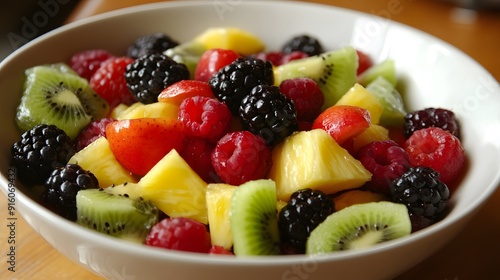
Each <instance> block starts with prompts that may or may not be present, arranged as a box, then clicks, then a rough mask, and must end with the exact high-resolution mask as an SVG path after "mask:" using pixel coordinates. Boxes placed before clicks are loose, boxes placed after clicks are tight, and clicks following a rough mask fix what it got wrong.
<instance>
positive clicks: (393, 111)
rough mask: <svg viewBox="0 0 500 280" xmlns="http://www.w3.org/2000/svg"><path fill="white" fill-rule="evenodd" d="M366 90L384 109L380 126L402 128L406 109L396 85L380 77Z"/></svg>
mask: <svg viewBox="0 0 500 280" xmlns="http://www.w3.org/2000/svg"><path fill="white" fill-rule="evenodd" d="M366 90H368V91H369V92H371V93H372V94H373V95H375V96H377V97H378V99H379V101H380V103H381V104H382V106H383V107H384V110H383V111H382V115H381V116H380V124H381V125H383V126H401V125H403V124H404V117H405V115H406V113H407V112H406V109H405V105H404V102H403V97H402V96H401V94H400V93H399V91H398V90H397V89H396V88H395V87H394V85H393V84H392V83H391V82H389V81H388V80H387V79H386V78H384V76H378V77H377V78H376V79H375V80H373V81H372V82H371V83H369V84H368V86H367V87H366Z"/></svg>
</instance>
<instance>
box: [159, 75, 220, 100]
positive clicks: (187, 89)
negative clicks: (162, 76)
mask: <svg viewBox="0 0 500 280" xmlns="http://www.w3.org/2000/svg"><path fill="white" fill-rule="evenodd" d="M193 96H205V97H210V98H214V99H215V96H214V94H213V92H212V88H211V87H210V85H209V84H208V83H207V82H202V81H196V80H181V81H178V82H176V83H174V84H172V85H170V86H168V87H167V88H165V89H164V90H162V92H160V94H159V95H158V102H166V103H171V104H174V105H177V106H180V105H181V103H182V101H184V99H186V98H189V97H193Z"/></svg>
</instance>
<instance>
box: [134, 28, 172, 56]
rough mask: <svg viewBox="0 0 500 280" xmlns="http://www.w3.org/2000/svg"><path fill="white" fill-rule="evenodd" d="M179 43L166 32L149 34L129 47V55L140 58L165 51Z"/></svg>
mask: <svg viewBox="0 0 500 280" xmlns="http://www.w3.org/2000/svg"><path fill="white" fill-rule="evenodd" d="M178 45H179V43H178V42H177V41H175V40H173V39H172V38H170V37H169V36H167V35H166V34H164V33H155V34H148V35H144V36H141V37H139V38H137V39H136V40H135V41H134V43H133V44H132V45H130V46H129V47H128V49H127V56H128V57H131V58H134V59H136V58H139V57H141V56H144V55H149V54H154V53H163V52H164V51H166V50H168V49H171V48H173V47H176V46H178Z"/></svg>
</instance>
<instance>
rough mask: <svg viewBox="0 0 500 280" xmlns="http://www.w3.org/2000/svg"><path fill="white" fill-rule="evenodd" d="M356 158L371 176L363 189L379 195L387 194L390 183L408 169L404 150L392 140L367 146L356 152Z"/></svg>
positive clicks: (408, 161)
mask: <svg viewBox="0 0 500 280" xmlns="http://www.w3.org/2000/svg"><path fill="white" fill-rule="evenodd" d="M357 158H358V159H359V161H360V162H361V163H362V164H363V166H364V167H365V168H366V169H367V170H368V171H370V172H371V173H372V174H373V175H372V179H371V181H370V182H368V183H367V184H366V185H365V187H366V188H367V189H368V190H370V191H374V192H379V193H386V194H388V193H389V185H390V183H391V182H392V181H393V180H394V179H396V178H398V177H400V176H401V175H403V173H404V172H405V171H406V170H407V169H408V168H409V167H410V159H409V158H408V154H407V153H406V151H405V149H404V148H403V147H401V146H399V145H398V144H397V143H396V142H394V141H392V140H385V141H374V142H371V143H370V144H367V145H366V146H364V147H362V148H361V149H360V150H359V151H358V153H357Z"/></svg>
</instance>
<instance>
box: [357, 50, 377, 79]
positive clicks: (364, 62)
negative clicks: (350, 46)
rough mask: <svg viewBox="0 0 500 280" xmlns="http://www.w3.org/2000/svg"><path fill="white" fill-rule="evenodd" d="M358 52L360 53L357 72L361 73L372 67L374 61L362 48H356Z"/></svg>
mask: <svg viewBox="0 0 500 280" xmlns="http://www.w3.org/2000/svg"><path fill="white" fill-rule="evenodd" d="M356 52H357V53H358V70H357V74H358V75H360V74H361V73H363V72H365V71H366V69H368V68H370V67H372V65H373V61H372V59H371V58H370V57H369V56H368V55H367V54H366V53H364V52H362V51H360V50H356Z"/></svg>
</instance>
